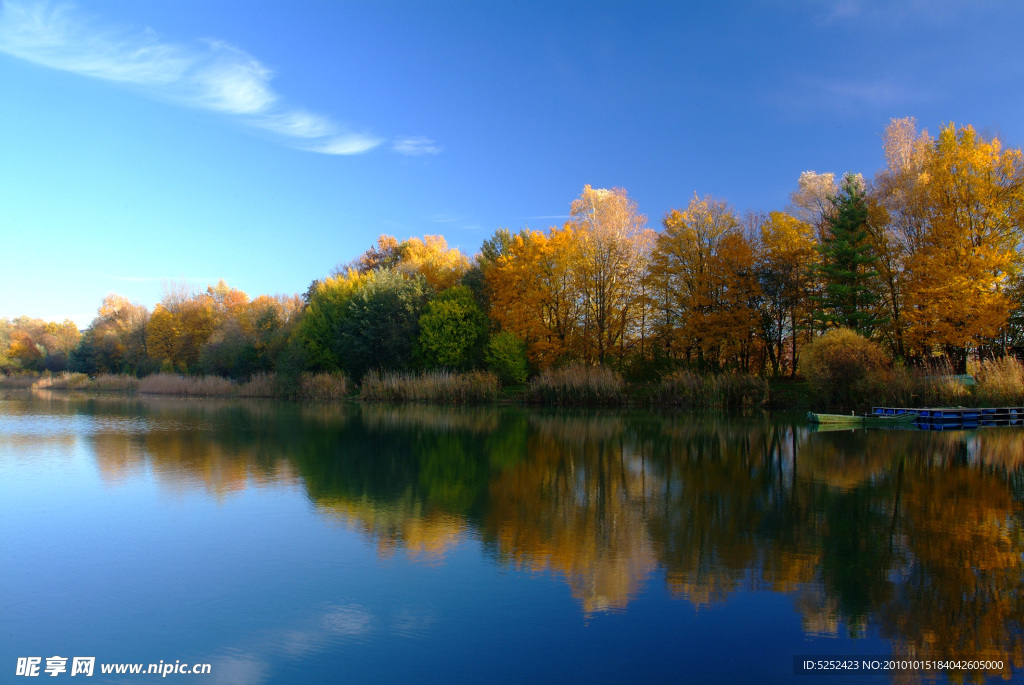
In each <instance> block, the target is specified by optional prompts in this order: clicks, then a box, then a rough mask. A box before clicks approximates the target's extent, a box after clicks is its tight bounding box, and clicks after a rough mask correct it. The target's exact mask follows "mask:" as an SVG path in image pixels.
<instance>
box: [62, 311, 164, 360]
mask: <svg viewBox="0 0 1024 685" xmlns="http://www.w3.org/2000/svg"><path fill="white" fill-rule="evenodd" d="M148 322H149V310H148V309H147V308H146V307H145V306H143V305H141V304H139V303H137V302H131V301H129V300H128V298H126V297H123V296H121V295H118V294H116V293H109V294H108V295H106V296H105V297H104V298H103V301H102V303H101V304H100V307H99V309H98V310H97V312H96V317H95V318H94V319H93V320H92V323H91V324H89V328H88V329H86V331H85V335H84V336H83V338H82V341H81V343H80V344H79V345H78V346H77V349H75V351H74V353H73V354H72V355H71V356H70V359H69V365H70V366H71V368H72V369H73V370H75V371H83V372H86V373H97V372H107V373H138V372H140V371H144V370H147V368H148V366H147V362H148V359H149V357H148V350H147V347H146V324H147V323H148Z"/></svg>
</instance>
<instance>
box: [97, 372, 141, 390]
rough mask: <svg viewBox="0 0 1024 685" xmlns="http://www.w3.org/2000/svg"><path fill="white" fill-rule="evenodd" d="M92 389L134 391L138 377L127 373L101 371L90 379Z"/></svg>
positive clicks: (137, 383)
mask: <svg viewBox="0 0 1024 685" xmlns="http://www.w3.org/2000/svg"><path fill="white" fill-rule="evenodd" d="M91 387H92V389H94V390H108V391H110V392H135V390H136V389H137V388H138V387H139V379H138V378H136V377H135V376H132V375H129V374H127V373H117V374H115V373H101V374H99V375H98V376H96V378H94V379H93V380H92V386H91Z"/></svg>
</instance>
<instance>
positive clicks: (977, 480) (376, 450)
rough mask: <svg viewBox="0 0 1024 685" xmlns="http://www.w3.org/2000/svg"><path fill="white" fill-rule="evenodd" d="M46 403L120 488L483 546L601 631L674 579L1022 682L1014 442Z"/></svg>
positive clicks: (585, 416) (1000, 433)
mask: <svg viewBox="0 0 1024 685" xmlns="http://www.w3.org/2000/svg"><path fill="white" fill-rule="evenodd" d="M37 397H39V398H40V399H42V400H44V401H46V402H47V404H46V406H47V407H48V408H49V409H48V411H52V412H53V413H55V414H62V415H66V414H75V415H85V416H87V417H91V418H92V419H94V420H95V426H97V427H96V428H95V429H94V430H91V431H88V432H86V433H85V434H84V435H85V437H84V439H85V440H87V441H88V442H89V443H90V447H91V449H92V451H93V453H94V454H95V458H96V461H97V464H98V466H99V469H100V472H101V473H102V474H103V475H104V477H105V478H108V479H109V480H110V482H111V483H116V482H117V481H118V480H119V479H124V478H131V477H133V474H138V473H142V472H145V471H147V470H149V471H152V473H154V474H155V476H156V478H157V480H158V482H160V483H161V484H163V485H164V486H165V487H169V488H173V489H177V490H197V489H198V490H200V491H204V492H208V493H209V494H210V495H212V496H214V497H229V496H231V494H232V493H233V492H237V491H240V490H243V489H246V488H251V487H279V486H284V487H301V488H304V490H305V492H306V494H307V496H308V497H309V499H310V500H311V501H312V503H313V504H314V505H315V506H316V507H317V508H318V510H319V511H320V512H322V514H323V515H324V516H325V517H328V518H330V519H332V520H334V521H338V522H340V523H341V524H343V525H345V526H348V527H351V528H353V529H355V530H358V531H361V533H362V534H364V535H365V536H366V537H367V538H368V539H369V540H371V541H372V542H373V544H374V545H376V547H377V549H378V550H379V552H380V553H381V554H384V555H389V554H395V553H399V552H401V553H406V554H409V555H410V556H412V557H414V558H418V559H422V560H424V561H426V562H429V563H434V564H443V563H444V558H445V554H446V551H447V550H449V549H451V548H452V546H454V545H456V544H459V543H460V542H462V541H464V540H466V539H467V538H468V537H473V538H479V539H480V540H481V541H482V542H483V545H484V549H485V550H487V552H488V553H489V554H491V555H493V557H494V558H495V559H496V560H498V561H499V562H500V563H504V564H508V565H511V566H514V567H517V568H520V569H524V570H529V571H533V572H550V573H554V574H556V575H558V576H559V577H562V578H564V579H565V581H566V582H567V583H568V585H569V586H570V587H571V590H572V594H573V596H574V597H575V598H576V599H577V601H578V602H579V604H580V606H581V607H582V610H583V612H584V613H586V614H590V613H594V612H601V611H612V610H616V611H621V610H626V609H627V608H628V605H629V603H630V601H631V599H632V598H633V597H635V596H636V595H637V594H638V593H640V592H641V591H642V590H643V588H644V587H645V585H648V584H650V583H656V582H664V583H665V584H666V585H667V588H668V590H669V591H670V592H671V593H672V594H673V595H674V596H677V597H679V598H680V599H682V600H684V601H688V602H690V603H692V604H693V605H695V606H696V607H701V606H705V605H709V604H713V603H716V602H722V601H725V600H726V599H728V597H729V596H730V594H731V593H733V592H735V591H737V590H738V589H749V590H765V591H774V592H782V593H786V594H788V595H790V596H792V598H793V602H794V606H795V607H796V608H797V609H798V611H799V612H800V614H801V615H802V617H803V621H804V628H805V630H806V631H807V632H809V633H813V634H837V633H840V632H847V633H850V634H853V635H859V634H863V633H864V631H866V630H867V629H868V628H874V629H876V630H877V631H878V632H879V633H880V634H881V635H883V636H885V637H886V638H888V639H889V640H890V641H891V643H892V645H893V650H894V654H895V655H898V656H900V655H905V656H908V657H914V658H948V657H953V656H956V657H965V658H966V657H969V658H985V659H998V660H1003V661H1004V662H1005V663H1006V665H1007V668H1006V670H1005V671H1004V675H1008V674H1010V673H1011V670H1010V669H1011V666H1012V668H1013V669H1021V668H1024V625H1022V620H1024V619H1022V617H1024V592H1022V591H1024V587H1022V585H1024V561H1022V560H1024V556H1022V555H1024V433H1022V432H1020V431H1019V430H1018V429H1012V428H1004V429H999V428H993V429H983V430H978V431H974V432H970V431H962V432H961V431H950V432H919V431H896V430H893V431H862V430H858V431H837V432H825V433H814V432H809V431H808V430H807V429H806V428H804V427H803V426H801V425H798V424H794V423H787V422H780V421H778V420H772V419H769V418H767V417H764V416H757V417H748V418H743V419H735V418H730V419H726V418H721V417H715V416H655V415H652V414H633V413H592V412H565V411H562V412H544V411H524V410H516V409H506V410H498V409H472V408H462V409H453V408H444V407H433V406H401V407H381V406H358V405H335V406H332V405H289V404H282V403H272V402H209V401H207V402H180V401H173V400H170V401H168V400H97V399H75V398H73V397H72V398H70V399H69V397H68V396H67V395H56V394H54V395H47V394H45V393H43V394H37ZM38 406H39V405H38V403H37V404H34V405H33V407H34V409H33V410H34V411H38ZM118 417H121V419H124V417H129V418H130V419H131V420H130V421H127V422H126V421H124V420H123V421H122V423H121V424H118ZM104 426H107V428H103V427H104ZM69 439H72V438H68V437H63V438H62V437H59V436H58V437H55V438H54V441H55V444H56V445H58V447H59V446H60V445H61V444H63V443H62V442H61V440H64V441H65V442H66V441H67V440H69ZM18 440H19V437H18V436H17V435H14V436H12V435H3V434H0V443H3V444H0V447H5V448H7V449H12V450H17V449H18V447H17V444H16V443H17V441H18ZM662 579H663V580H662ZM952 675H953V677H954V679H956V677H957V676H956V674H952ZM974 677H981V674H974Z"/></svg>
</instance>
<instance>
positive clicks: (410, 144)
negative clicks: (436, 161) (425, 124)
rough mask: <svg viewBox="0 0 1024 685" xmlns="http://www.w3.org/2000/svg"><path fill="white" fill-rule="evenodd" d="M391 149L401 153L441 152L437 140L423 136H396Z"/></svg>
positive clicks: (424, 153)
mask: <svg viewBox="0 0 1024 685" xmlns="http://www.w3.org/2000/svg"><path fill="white" fill-rule="evenodd" d="M391 149H392V150H394V151H395V152H397V153H399V154H401V155H412V156H420V155H436V154H440V152H441V149H442V148H441V146H440V145H438V144H437V142H436V141H434V140H431V139H430V138H425V137H423V136H407V137H405V138H396V139H395V141H394V142H393V143H392V144H391Z"/></svg>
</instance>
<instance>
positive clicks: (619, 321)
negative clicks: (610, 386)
mask: <svg viewBox="0 0 1024 685" xmlns="http://www.w3.org/2000/svg"><path fill="white" fill-rule="evenodd" d="M646 224H647V217H646V216H644V215H643V214H641V213H640V212H639V211H638V209H637V206H636V203H635V202H634V201H632V200H630V199H629V196H628V195H627V194H626V191H625V190H623V189H622V188H614V189H612V190H607V189H604V188H591V187H590V186H589V185H588V186H585V187H584V188H583V193H582V194H581V195H580V196H579V197H578V198H577V199H576V200H574V201H573V203H572V206H571V209H570V219H569V222H568V224H566V227H565V230H567V231H569V232H570V235H571V236H572V238H573V240H572V245H573V247H574V249H573V251H572V257H571V259H572V266H573V272H574V275H575V279H574V281H575V282H574V285H575V288H576V297H577V298H578V299H579V302H580V306H581V309H582V314H583V321H582V325H583V330H582V332H581V337H580V341H581V343H582V346H583V348H582V350H581V352H582V356H583V359H584V361H586V362H590V363H598V364H604V363H606V362H607V361H608V359H609V357H610V356H612V355H613V354H614V355H615V356H616V357H618V359H619V360H620V361H621V360H622V357H623V355H624V354H625V351H626V350H627V349H629V348H630V347H632V345H633V343H634V341H635V340H636V339H638V338H639V335H638V333H640V332H641V331H640V329H639V328H638V325H637V323H638V317H639V313H640V295H641V290H640V285H641V282H642V281H643V278H644V270H645V262H646V256H647V254H648V252H649V245H650V243H651V242H652V236H651V234H650V233H649V232H648V230H647V227H646Z"/></svg>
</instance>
